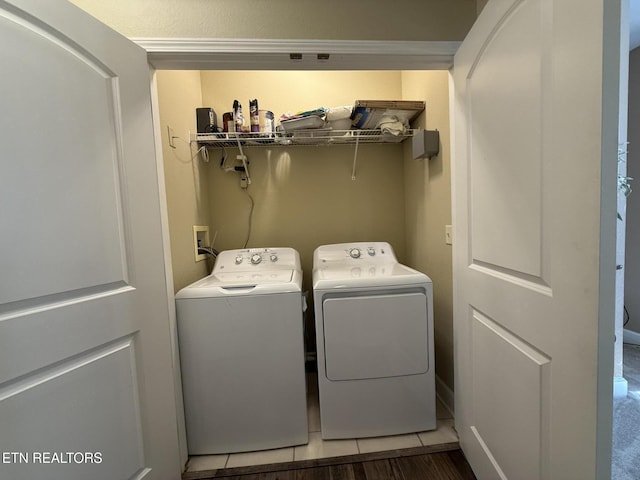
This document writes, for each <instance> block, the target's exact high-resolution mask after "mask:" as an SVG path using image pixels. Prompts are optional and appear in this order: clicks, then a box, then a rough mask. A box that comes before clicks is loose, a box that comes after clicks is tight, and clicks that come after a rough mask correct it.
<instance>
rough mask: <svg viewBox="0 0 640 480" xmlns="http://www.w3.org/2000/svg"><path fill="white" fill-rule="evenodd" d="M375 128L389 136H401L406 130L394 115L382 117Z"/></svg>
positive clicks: (405, 126)
mask: <svg viewBox="0 0 640 480" xmlns="http://www.w3.org/2000/svg"><path fill="white" fill-rule="evenodd" d="M376 128H379V129H380V131H381V132H382V133H390V134H391V135H396V136H397V135H402V134H403V133H404V132H405V131H406V130H407V128H408V126H407V125H405V124H404V123H403V122H401V121H400V120H399V119H398V117H396V116H395V115H389V116H384V117H382V118H380V120H379V121H378V123H377V125H376Z"/></svg>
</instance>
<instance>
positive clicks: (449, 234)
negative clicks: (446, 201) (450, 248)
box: [444, 225, 453, 245]
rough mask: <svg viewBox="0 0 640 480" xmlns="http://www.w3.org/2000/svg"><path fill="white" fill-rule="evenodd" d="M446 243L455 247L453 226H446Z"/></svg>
mask: <svg viewBox="0 0 640 480" xmlns="http://www.w3.org/2000/svg"><path fill="white" fill-rule="evenodd" d="M444 243H446V244H447V245H453V229H452V227H451V225H445V226H444Z"/></svg>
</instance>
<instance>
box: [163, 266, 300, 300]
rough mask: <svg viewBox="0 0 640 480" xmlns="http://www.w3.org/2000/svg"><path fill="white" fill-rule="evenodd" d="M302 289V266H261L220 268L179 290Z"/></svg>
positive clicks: (205, 293)
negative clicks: (232, 269) (233, 269)
mask: <svg viewBox="0 0 640 480" xmlns="http://www.w3.org/2000/svg"><path fill="white" fill-rule="evenodd" d="M301 291H302V272H300V271H298V270H261V271H253V272H247V271H244V272H219V273H213V274H211V275H209V276H208V277H205V278H203V279H201V280H198V281H197V282H195V283H192V284H191V285H189V286H188V287H185V288H183V289H182V290H180V291H179V292H178V293H177V294H176V297H175V298H176V300H180V299H185V298H208V297H228V296H239V295H267V294H273V293H290V292H301Z"/></svg>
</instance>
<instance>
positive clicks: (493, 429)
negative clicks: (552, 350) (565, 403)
mask: <svg viewBox="0 0 640 480" xmlns="http://www.w3.org/2000/svg"><path fill="white" fill-rule="evenodd" d="M470 313H471V349H472V353H471V359H472V362H471V364H472V379H473V380H472V403H473V414H472V417H471V420H470V422H471V430H472V431H473V433H474V435H475V436H476V437H477V438H478V440H479V441H480V444H481V446H482V448H483V450H484V451H485V454H486V455H487V457H488V458H489V459H490V461H491V463H492V464H493V465H494V467H495V468H496V471H497V472H498V473H499V475H504V478H509V479H512V480H513V479H517V478H522V479H523V480H524V479H525V477H523V476H522V473H521V472H522V471H524V472H527V474H526V475H527V476H526V478H527V479H541V478H544V476H543V472H544V471H546V470H548V468H549V454H548V451H549V448H550V438H549V435H548V434H549V431H550V428H549V422H550V418H549V415H548V412H549V398H550V388H551V383H550V375H551V366H552V361H551V358H550V357H549V356H548V355H546V354H545V353H544V352H542V351H540V350H539V349H538V348H536V347H535V346H533V345H531V344H530V343H529V342H527V341H526V340H525V339H523V338H521V337H520V336H518V335H516V334H514V333H513V332H511V331H510V330H509V329H508V328H507V327H505V325H504V324H503V323H500V322H498V321H496V320H495V319H493V318H490V317H488V316H487V315H485V314H483V313H481V312H480V311H478V310H476V309H474V308H473V307H472V308H471V312H470ZM514 314H515V312H514ZM514 367H515V368H514ZM510 432H517V435H515V436H514V435H510V434H509V433H510ZM501 478H502V477H501Z"/></svg>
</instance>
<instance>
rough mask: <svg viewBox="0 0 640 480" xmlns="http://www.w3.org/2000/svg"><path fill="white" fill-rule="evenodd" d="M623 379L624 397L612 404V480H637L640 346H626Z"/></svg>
mask: <svg viewBox="0 0 640 480" xmlns="http://www.w3.org/2000/svg"><path fill="white" fill-rule="evenodd" d="M622 375H623V377H624V378H625V379H626V380H627V382H628V383H629V393H628V394H627V397H626V398H620V399H615V400H614V401H613V451H612V464H611V478H612V480H638V478H640V345H625V346H624V354H623V371H622Z"/></svg>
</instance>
